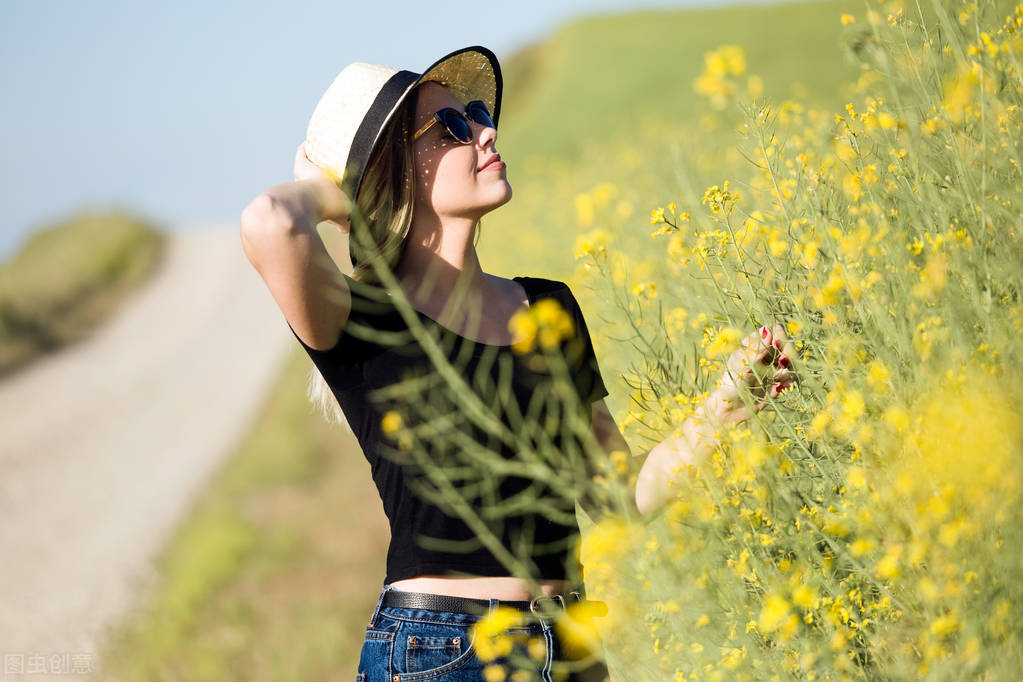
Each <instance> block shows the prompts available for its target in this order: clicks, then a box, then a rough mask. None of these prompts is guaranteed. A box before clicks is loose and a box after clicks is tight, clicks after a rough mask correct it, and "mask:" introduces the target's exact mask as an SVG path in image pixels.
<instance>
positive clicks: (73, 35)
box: [0, 0, 735, 259]
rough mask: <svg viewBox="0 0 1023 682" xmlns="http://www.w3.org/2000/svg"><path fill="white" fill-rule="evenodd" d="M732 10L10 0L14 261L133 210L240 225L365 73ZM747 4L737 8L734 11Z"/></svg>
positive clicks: (1, 80)
mask: <svg viewBox="0 0 1023 682" xmlns="http://www.w3.org/2000/svg"><path fill="white" fill-rule="evenodd" d="M687 4H688V5H697V4H703V5H706V4H726V3H716V2H714V0H682V1H681V2H680V1H679V0H675V1H668V0H638V1H637V0H517V1H516V2H514V3H512V2H491V3H478V2H477V3H474V2H430V1H429V0H414V1H411V2H406V1H402V2H384V1H380V0H377V1H373V0H360V1H358V2H353V1H351V0H308V1H306V2H298V3H285V2H280V1H277V2H265V1H264V0H247V1H245V2H242V1H241V0H224V1H219V0H212V1H211V0H205V1H203V2H200V1H199V0H175V1H174V2H130V1H129V2H123V0H121V1H117V2H115V1H113V0H88V2H83V1H81V0H3V2H2V3H0V87H2V90H3V99H4V105H3V107H2V108H0V123H2V125H3V131H4V132H3V135H2V137H0V145H2V146H0V149H2V156H0V158H2V165H0V183H2V189H0V199H2V201H3V207H4V209H5V210H4V213H5V215H4V218H3V220H2V221H0V259H3V258H6V257H7V256H9V255H10V254H11V252H12V251H13V250H14V249H16V248H17V246H18V245H19V244H20V243H21V241H22V240H23V239H24V237H25V236H26V235H27V234H29V233H30V232H32V231H33V230H35V229H38V227H39V226H41V225H43V224H46V223H48V222H51V221H54V220H59V219H61V218H63V217H65V216H68V215H70V214H72V213H74V212H76V211H77V210H79V209H81V208H83V207H88V206H96V207H107V206H122V207H125V208H128V209H130V210H132V211H134V212H136V213H138V214H140V215H142V216H144V217H146V218H149V219H151V220H153V221H154V222H156V223H158V224H160V225H161V226H164V227H166V228H168V229H185V228H190V227H193V228H194V227H202V226H203V225H209V224H212V223H218V222H224V221H228V222H233V221H236V220H237V219H238V216H239V215H240V213H241V210H242V208H244V206H245V204H247V203H248V201H249V200H251V199H252V198H253V197H255V196H256V195H257V194H258V193H259V192H260V191H262V190H263V189H265V188H267V187H270V186H272V185H274V184H277V183H281V182H288V181H290V180H291V179H292V177H291V165H292V159H293V157H294V153H295V149H296V147H297V146H298V145H299V143H300V142H301V141H302V139H303V137H304V135H305V126H306V123H307V122H308V118H309V116H310V114H312V111H313V108H314V107H315V106H316V103H317V101H318V100H319V98H320V95H321V94H322V93H323V91H324V90H325V89H326V88H327V86H329V85H330V83H331V82H332V81H333V79H334V77H335V76H336V75H337V73H338V72H339V71H340V70H341V69H342V68H343V67H344V66H345V65H346V64H348V63H350V62H353V61H365V62H371V63H377V64H386V65H388V66H393V67H395V68H401V69H408V70H410V71H417V72H420V71H422V70H423V69H425V68H426V67H427V66H429V65H430V64H431V63H433V62H434V61H435V60H436V59H438V58H439V57H442V56H443V55H445V54H447V53H448V52H451V51H453V50H455V49H458V48H461V47H465V46H468V45H485V46H487V47H489V48H491V49H492V50H493V51H494V52H495V53H496V54H497V56H498V58H499V59H506V58H507V57H509V56H510V55H511V54H513V53H514V52H515V50H516V49H517V48H519V47H521V46H523V45H525V44H528V43H530V42H533V41H535V40H540V39H542V38H543V37H545V36H546V35H548V34H550V33H551V32H553V31H554V30H555V29H556V28H557V27H558V26H559V25H560V24H562V23H564V22H565V21H567V20H570V19H571V18H573V17H576V16H579V15H581V14H597V13H608V12H620V11H628V10H633V9H642V8H651V7H681V6H684V5H687ZM728 4H735V3H728Z"/></svg>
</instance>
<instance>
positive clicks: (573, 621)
mask: <svg viewBox="0 0 1023 682" xmlns="http://www.w3.org/2000/svg"><path fill="white" fill-rule="evenodd" d="M605 615H607V607H606V606H605V605H604V604H600V603H597V602H593V601H584V602H571V603H569V604H568V605H567V606H566V607H565V613H564V615H562V616H561V617H560V618H558V620H557V621H556V622H555V624H554V628H555V630H556V631H557V633H558V639H559V641H560V642H561V643H562V645H563V646H564V647H565V651H566V654H567V655H568V657H569V658H572V659H581V658H586V657H587V656H591V655H593V654H594V653H595V652H596V651H597V650H598V649H599V647H600V645H601V639H600V630H599V629H598V628H597V623H596V620H595V619H597V618H601V617H603V616H605Z"/></svg>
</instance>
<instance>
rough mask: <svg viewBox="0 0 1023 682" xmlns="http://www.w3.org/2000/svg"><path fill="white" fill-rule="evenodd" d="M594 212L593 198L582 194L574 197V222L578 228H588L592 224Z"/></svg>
mask: <svg viewBox="0 0 1023 682" xmlns="http://www.w3.org/2000/svg"><path fill="white" fill-rule="evenodd" d="M594 215H595V212H594V209H593V197H592V196H590V195H589V194H588V193H586V192H583V193H581V194H577V195H576V196H575V220H576V222H577V223H579V227H589V226H590V225H592V224H593V218H594Z"/></svg>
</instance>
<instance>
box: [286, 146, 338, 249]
mask: <svg viewBox="0 0 1023 682" xmlns="http://www.w3.org/2000/svg"><path fill="white" fill-rule="evenodd" d="M294 174H295V181H296V182H301V181H303V180H312V181H316V182H317V183H318V184H317V185H314V186H317V187H320V188H322V189H323V190H325V191H327V192H330V193H332V194H333V193H335V192H336V194H337V195H340V200H339V199H338V197H337V196H334V197H330V200H322V199H321V201H319V202H318V204H319V205H320V206H337V205H340V206H342V207H343V209H344V211H343V212H344V215H343V216H338V217H339V218H343V220H341V221H339V220H334V219H332V218H329V217H325V218H324V219H323V222H328V223H330V224H331V225H334V226H335V227H337V228H338V229H339V230H341V231H342V232H348V231H349V224H348V221H347V215H348V209H349V205H350V204H349V201H348V197H347V196H346V195H345V194H344V192H342V191H341V189H340V188H339V187H338V186H337V178H336V177H334V176H333V175H332V174H331V173H329V172H327V171H325V170H324V169H323V168H320V167H319V166H317V165H316V164H315V163H313V162H312V161H310V160H309V157H308V156H306V152H305V142H302V144H300V145H299V146H298V151H296V152H295V169H294ZM332 188H333V189H332ZM339 201H340V204H339Z"/></svg>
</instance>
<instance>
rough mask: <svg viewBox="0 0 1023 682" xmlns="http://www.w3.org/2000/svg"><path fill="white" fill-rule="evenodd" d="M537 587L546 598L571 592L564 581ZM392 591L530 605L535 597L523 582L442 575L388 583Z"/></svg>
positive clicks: (544, 582)
mask: <svg viewBox="0 0 1023 682" xmlns="http://www.w3.org/2000/svg"><path fill="white" fill-rule="evenodd" d="M537 583H538V584H539V586H540V590H541V592H542V593H543V594H545V595H548V596H550V595H554V594H562V593H564V591H565V590H568V589H570V586H569V584H568V581H567V580H539V581H537ZM391 588H392V589H395V590H400V591H402V592H426V593H428V594H443V595H447V596H450V597H470V598H473V599H491V598H493V599H501V600H503V601H529V600H530V599H532V598H533V597H536V596H538V595H537V594H531V593H530V590H529V587H528V585H527V583H526V581H524V580H522V579H521V578H514V577H512V576H498V577H479V578H453V577H450V576H441V575H417V576H416V577H414V578H405V579H404V580H396V581H394V582H393V583H391Z"/></svg>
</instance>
